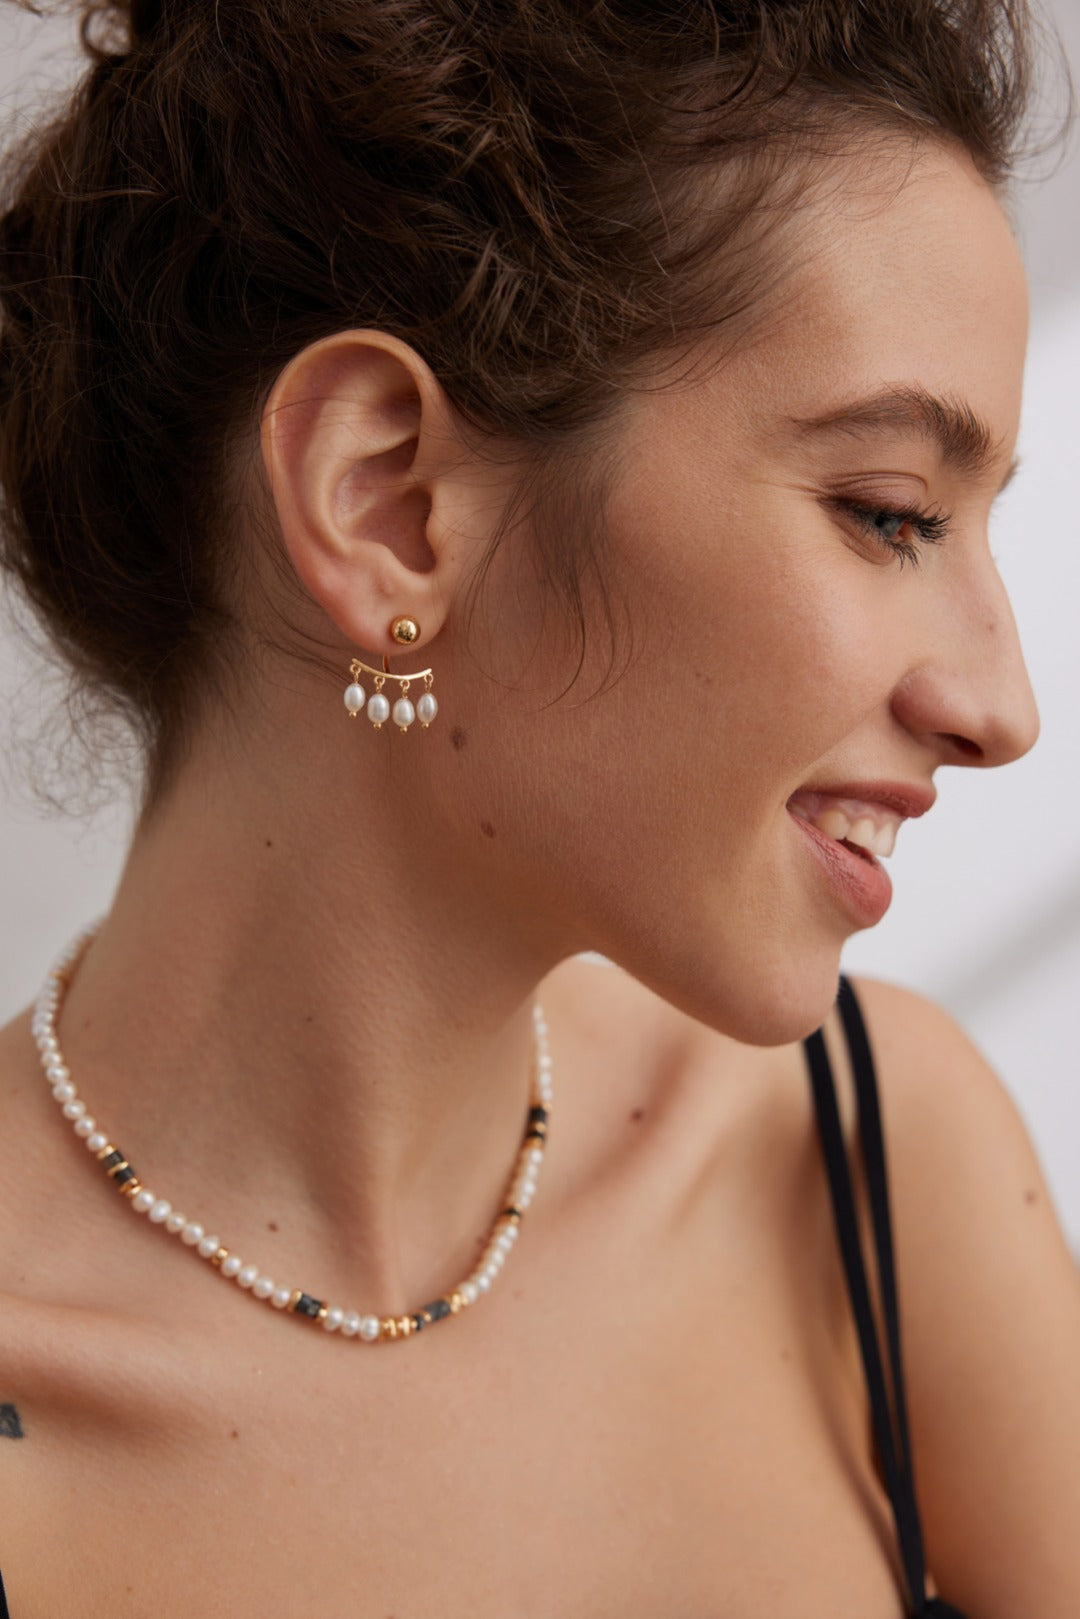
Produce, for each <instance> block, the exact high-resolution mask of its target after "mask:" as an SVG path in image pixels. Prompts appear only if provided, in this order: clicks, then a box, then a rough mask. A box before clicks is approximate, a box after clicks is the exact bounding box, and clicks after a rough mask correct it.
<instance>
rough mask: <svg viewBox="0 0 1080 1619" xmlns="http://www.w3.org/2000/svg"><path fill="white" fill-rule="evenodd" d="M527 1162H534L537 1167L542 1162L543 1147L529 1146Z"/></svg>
mask: <svg viewBox="0 0 1080 1619" xmlns="http://www.w3.org/2000/svg"><path fill="white" fill-rule="evenodd" d="M529 1162H530V1164H535V1165H536V1166H537V1168H538V1169H539V1167H540V1165H541V1164H542V1163H543V1162H544V1149H543V1147H533V1148H531V1150H530V1152H529Z"/></svg>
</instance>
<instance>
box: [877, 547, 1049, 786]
mask: <svg viewBox="0 0 1080 1619" xmlns="http://www.w3.org/2000/svg"><path fill="white" fill-rule="evenodd" d="M957 584H958V588H957V589H956V590H955V591H953V592H950V593H949V595H948V596H947V597H945V598H944V599H942V600H941V601H940V602H939V603H938V606H939V609H940V611H939V615H938V617H937V618H936V620H935V624H934V626H933V628H934V634H933V639H932V650H931V651H930V652H929V654H928V655H926V656H924V657H923V658H921V659H920V660H919V661H918V662H917V664H916V666H915V667H913V668H912V670H911V671H910V672H909V674H908V675H907V676H906V678H905V679H904V680H902V681H901V682H900V683H899V685H898V686H897V688H896V691H895V692H894V695H893V704H892V707H893V713H894V714H895V716H896V718H897V719H898V720H899V721H900V723H901V724H902V725H903V726H904V727H905V729H906V730H908V731H909V732H910V733H911V734H912V735H913V736H916V737H917V738H918V739H919V740H921V741H923V742H924V743H926V744H927V745H929V746H930V747H932V748H933V750H934V751H935V752H936V753H937V755H938V758H939V759H940V760H941V762H942V763H943V764H963V765H979V766H982V767H983V768H985V769H989V768H990V767H992V766H994V765H1006V764H1010V763H1011V762H1012V761H1013V760H1014V759H1020V758H1022V757H1023V755H1024V754H1025V753H1027V752H1028V751H1029V749H1031V748H1032V747H1034V745H1035V742H1036V741H1037V739H1038V735H1039V711H1038V708H1037V707H1036V703H1035V694H1034V692H1033V691H1032V689H1031V681H1030V679H1029V678H1028V672H1027V666H1026V664H1025V662H1024V654H1023V652H1022V650H1021V647H1020V637H1019V635H1018V633H1017V629H1016V620H1015V618H1014V617H1013V611H1012V607H1011V605H1010V602H1009V598H1008V596H1007V594H1006V592H1005V586H1004V585H1003V583H1002V581H1001V577H1000V575H999V574H998V571H997V569H996V567H994V565H993V563H992V562H991V560H990V558H989V556H987V557H986V558H985V567H984V568H983V569H982V570H981V572H980V575H979V577H978V578H977V579H976V578H974V577H973V575H972V574H971V573H968V574H967V576H966V578H965V579H964V580H963V581H957Z"/></svg>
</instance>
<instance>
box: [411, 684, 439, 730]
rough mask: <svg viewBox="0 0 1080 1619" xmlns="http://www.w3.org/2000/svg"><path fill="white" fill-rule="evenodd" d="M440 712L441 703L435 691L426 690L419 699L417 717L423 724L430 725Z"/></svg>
mask: <svg viewBox="0 0 1080 1619" xmlns="http://www.w3.org/2000/svg"><path fill="white" fill-rule="evenodd" d="M438 712H439V705H438V702H437V701H436V698H435V693H434V692H433V691H426V692H424V694H423V696H422V697H420V698H418V699H417V703H416V717H417V719H418V720H419V721H420V724H421V725H430V724H431V722H432V720H433V719H434V718H435V716H436V714H437V713H438Z"/></svg>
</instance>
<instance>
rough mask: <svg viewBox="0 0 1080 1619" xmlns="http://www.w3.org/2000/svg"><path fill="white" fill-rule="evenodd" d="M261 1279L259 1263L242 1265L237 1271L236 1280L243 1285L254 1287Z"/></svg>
mask: <svg viewBox="0 0 1080 1619" xmlns="http://www.w3.org/2000/svg"><path fill="white" fill-rule="evenodd" d="M258 1279H259V1267H258V1265H241V1267H240V1269H239V1270H238V1271H237V1273H236V1280H237V1281H238V1282H239V1283H240V1286H241V1287H254V1286H255V1283H256V1282H257V1281H258Z"/></svg>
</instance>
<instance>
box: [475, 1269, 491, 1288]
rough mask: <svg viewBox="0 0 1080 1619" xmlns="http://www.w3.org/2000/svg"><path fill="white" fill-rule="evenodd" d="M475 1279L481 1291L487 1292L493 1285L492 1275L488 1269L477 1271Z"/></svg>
mask: <svg viewBox="0 0 1080 1619" xmlns="http://www.w3.org/2000/svg"><path fill="white" fill-rule="evenodd" d="M475 1280H476V1286H477V1289H478V1291H479V1292H481V1293H486V1292H487V1290H488V1288H489V1287H490V1286H491V1277H490V1276H489V1275H488V1273H487V1271H486V1270H481V1271H477V1273H476V1278H475Z"/></svg>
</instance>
